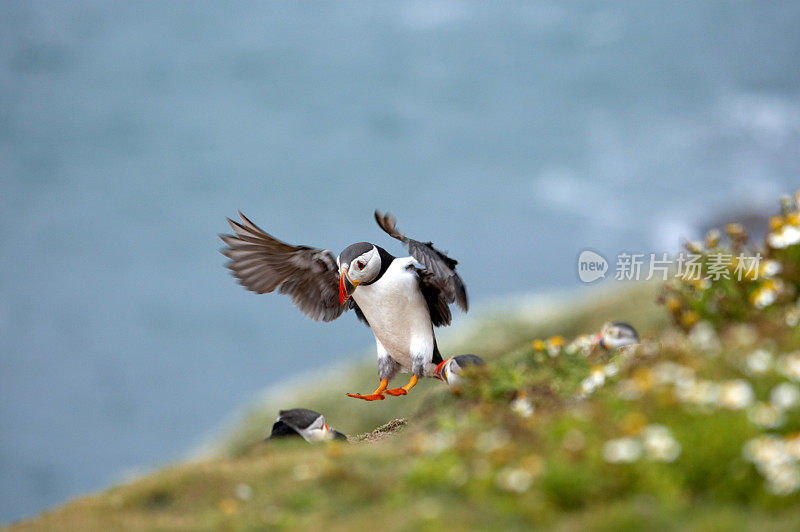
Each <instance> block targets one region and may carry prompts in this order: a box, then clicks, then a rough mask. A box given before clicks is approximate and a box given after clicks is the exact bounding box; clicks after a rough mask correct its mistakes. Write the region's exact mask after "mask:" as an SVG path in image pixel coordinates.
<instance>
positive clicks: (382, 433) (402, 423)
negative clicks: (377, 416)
mask: <svg viewBox="0 0 800 532" xmlns="http://www.w3.org/2000/svg"><path fill="white" fill-rule="evenodd" d="M406 425H408V420H407V419H406V418H399V419H393V420H392V421H390V422H388V423H387V424H385V425H381V426H380V427H378V428H377V429H375V430H373V431H372V432H367V433H366V434H359V435H357V436H351V437H350V438H349V441H350V442H351V443H375V442H376V441H381V440H385V439H387V438H391V437H393V436H394V435H396V434H397V433H399V432H400V431H401V430H403V429H404V428H406Z"/></svg>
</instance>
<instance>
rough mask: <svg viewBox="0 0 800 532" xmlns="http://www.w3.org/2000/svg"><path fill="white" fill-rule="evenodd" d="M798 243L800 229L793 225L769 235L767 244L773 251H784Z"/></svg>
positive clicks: (785, 226) (799, 240)
mask: <svg viewBox="0 0 800 532" xmlns="http://www.w3.org/2000/svg"><path fill="white" fill-rule="evenodd" d="M798 242H800V229H798V228H797V227H794V226H793V225H784V226H783V227H781V228H780V229H778V230H777V231H774V232H772V233H770V234H768V235H767V243H768V244H769V246H770V247H771V248H773V249H783V248H786V247H789V246H792V245H794V244H797V243H798Z"/></svg>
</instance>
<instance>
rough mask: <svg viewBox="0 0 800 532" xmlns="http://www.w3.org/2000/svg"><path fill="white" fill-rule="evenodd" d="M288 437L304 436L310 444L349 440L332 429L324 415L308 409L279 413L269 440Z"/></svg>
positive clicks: (294, 409) (293, 409)
mask: <svg viewBox="0 0 800 532" xmlns="http://www.w3.org/2000/svg"><path fill="white" fill-rule="evenodd" d="M286 436H302V438H303V439H304V440H306V441H307V442H309V443H318V442H323V441H331V440H334V439H336V440H346V439H347V436H345V435H344V434H342V433H341V432H339V431H338V430H334V429H332V428H330V427H329V426H328V424H327V423H325V418H324V417H322V414H320V413H319V412H314V411H313V410H308V409H307V408H292V409H291V410H281V411H280V412H279V414H278V419H276V420H275V424H274V425H272V434H270V435H269V438H267V439H269V440H273V439H276V438H283V437H286Z"/></svg>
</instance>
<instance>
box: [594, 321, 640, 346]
mask: <svg viewBox="0 0 800 532" xmlns="http://www.w3.org/2000/svg"><path fill="white" fill-rule="evenodd" d="M595 342H596V345H599V346H600V347H602V348H603V349H605V350H606V351H608V350H610V349H618V348H620V347H625V346H629V345H634V344H638V343H639V333H637V332H636V329H634V328H633V325H631V324H630V323H625V322H624V321H614V322H608V323H606V324H605V325H603V328H602V329H601V330H600V332H599V333H597V336H596V340H595Z"/></svg>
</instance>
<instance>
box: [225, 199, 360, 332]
mask: <svg viewBox="0 0 800 532" xmlns="http://www.w3.org/2000/svg"><path fill="white" fill-rule="evenodd" d="M239 217H240V218H241V219H242V222H241V223H239V222H236V221H234V220H231V219H230V218H229V219H228V223H229V224H230V226H231V228H232V229H233V231H234V233H235V234H234V235H219V237H220V238H221V239H222V241H223V242H225V244H226V245H227V247H225V248H223V249H222V250H221V252H222V254H223V255H225V256H226V257H228V258H229V259H230V261H228V263H227V264H226V266H227V267H228V269H230V270H231V272H232V273H233V275H234V277H236V278H237V279H238V280H239V284H241V285H242V286H244V287H245V288H247V289H248V290H252V291H253V292H257V293H259V294H265V293H268V292H272V291H273V290H275V289H276V288H278V287H280V292H281V293H282V294H288V295H289V296H291V298H292V302H293V303H294V304H295V305H296V306H297V308H299V309H300V310H301V311H303V314H305V315H306V316H308V317H309V318H311V319H313V320H315V321H331V320H335V319H336V318H338V317H339V316H341V314H342V313H343V312H344V311H345V310H348V309H351V308H352V309H355V310H356V314H357V315H358V317H359V319H361V320H362V321H366V320H364V319H363V314H362V313H361V310H360V309H358V308H357V305H356V303H355V301H353V300H352V298H351V299H350V300H348V302H347V303H346V304H345V305H340V304H339V275H338V271H339V268H338V266H337V265H336V257H334V256H333V254H331V252H330V251H328V250H322V249H316V248H311V247H308V246H292V245H289V244H287V243H285V242H281V241H280V240H278V239H276V238H273V237H272V236H270V235H268V234H267V233H265V232H264V231H263V230H261V228H259V227H258V226H257V225H256V224H254V223H253V222H251V221H250V220H248V219H247V217H245V215H244V214H242V213H241V212H240V213H239Z"/></svg>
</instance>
